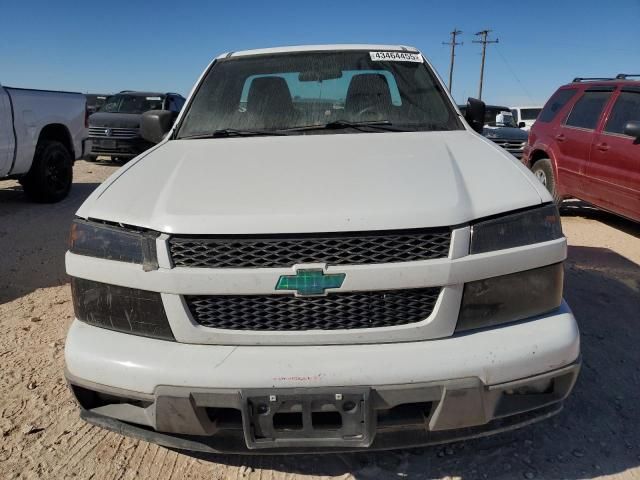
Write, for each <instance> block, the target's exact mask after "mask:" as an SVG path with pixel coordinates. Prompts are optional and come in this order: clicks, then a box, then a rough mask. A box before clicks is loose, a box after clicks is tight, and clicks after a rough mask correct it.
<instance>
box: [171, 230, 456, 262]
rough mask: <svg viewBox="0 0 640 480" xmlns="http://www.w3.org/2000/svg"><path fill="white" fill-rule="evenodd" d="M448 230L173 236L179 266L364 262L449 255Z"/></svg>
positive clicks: (173, 252) (173, 257) (172, 256)
mask: <svg viewBox="0 0 640 480" xmlns="http://www.w3.org/2000/svg"><path fill="white" fill-rule="evenodd" d="M450 242H451V231H450V230H449V229H448V228H447V229H438V230H418V231H405V232H383V233H375V234H372V233H363V234H359V233H349V234H344V235H336V234H333V235H329V234H326V235H324V236H322V234H318V235H313V236H298V237H271V238H269V237H260V238H257V237H253V236H252V237H247V238H220V237H218V238H215V237H214V238H193V237H181V236H174V237H171V238H170V239H169V249H170V251H171V258H172V260H173V264H174V265H175V266H176V267H206V268H252V267H253V268H277V267H290V266H291V265H295V264H298V263H327V264H330V265H362V264H371V263H395V262H409V261H413V260H431V259H434V258H445V257H446V256H447V255H448V254H449V244H450Z"/></svg>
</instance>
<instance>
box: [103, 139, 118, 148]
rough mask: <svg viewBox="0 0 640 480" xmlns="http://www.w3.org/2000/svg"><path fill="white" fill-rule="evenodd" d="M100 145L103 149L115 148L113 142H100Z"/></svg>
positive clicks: (114, 142)
mask: <svg viewBox="0 0 640 480" xmlns="http://www.w3.org/2000/svg"><path fill="white" fill-rule="evenodd" d="M100 145H102V146H103V147H105V148H116V146H117V143H116V141H115V140H101V141H100Z"/></svg>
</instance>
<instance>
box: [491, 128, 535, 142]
mask: <svg viewBox="0 0 640 480" xmlns="http://www.w3.org/2000/svg"><path fill="white" fill-rule="evenodd" d="M482 134H483V135H484V136H485V137H487V138H500V139H502V140H517V141H520V142H526V141H527V139H528V138H529V132H527V131H525V130H523V129H521V128H513V127H492V126H487V125H485V127H484V128H483V129H482Z"/></svg>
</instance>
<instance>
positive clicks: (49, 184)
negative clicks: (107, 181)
mask: <svg viewBox="0 0 640 480" xmlns="http://www.w3.org/2000/svg"><path fill="white" fill-rule="evenodd" d="M86 121H87V111H86V100H85V97H84V95H82V94H80V93H70V92H54V91H48V90H29V89H23V88H12V87H3V86H2V85H0V179H3V178H16V179H18V180H19V181H20V184H21V185H22V186H23V188H24V191H25V193H26V195H27V197H29V198H30V199H31V200H34V201H37V202H45V203H51V202H57V201H60V200H62V199H63V198H65V197H66V196H67V195H68V193H69V190H70V189H71V184H72V181H73V162H74V161H75V159H78V158H81V157H82V155H83V146H84V139H85V137H86V131H87V128H86Z"/></svg>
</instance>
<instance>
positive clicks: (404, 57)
mask: <svg viewBox="0 0 640 480" xmlns="http://www.w3.org/2000/svg"><path fill="white" fill-rule="evenodd" d="M369 55H371V60H374V61H378V62H384V61H387V62H388V61H392V62H417V63H422V55H420V54H419V53H409V52H369Z"/></svg>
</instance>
